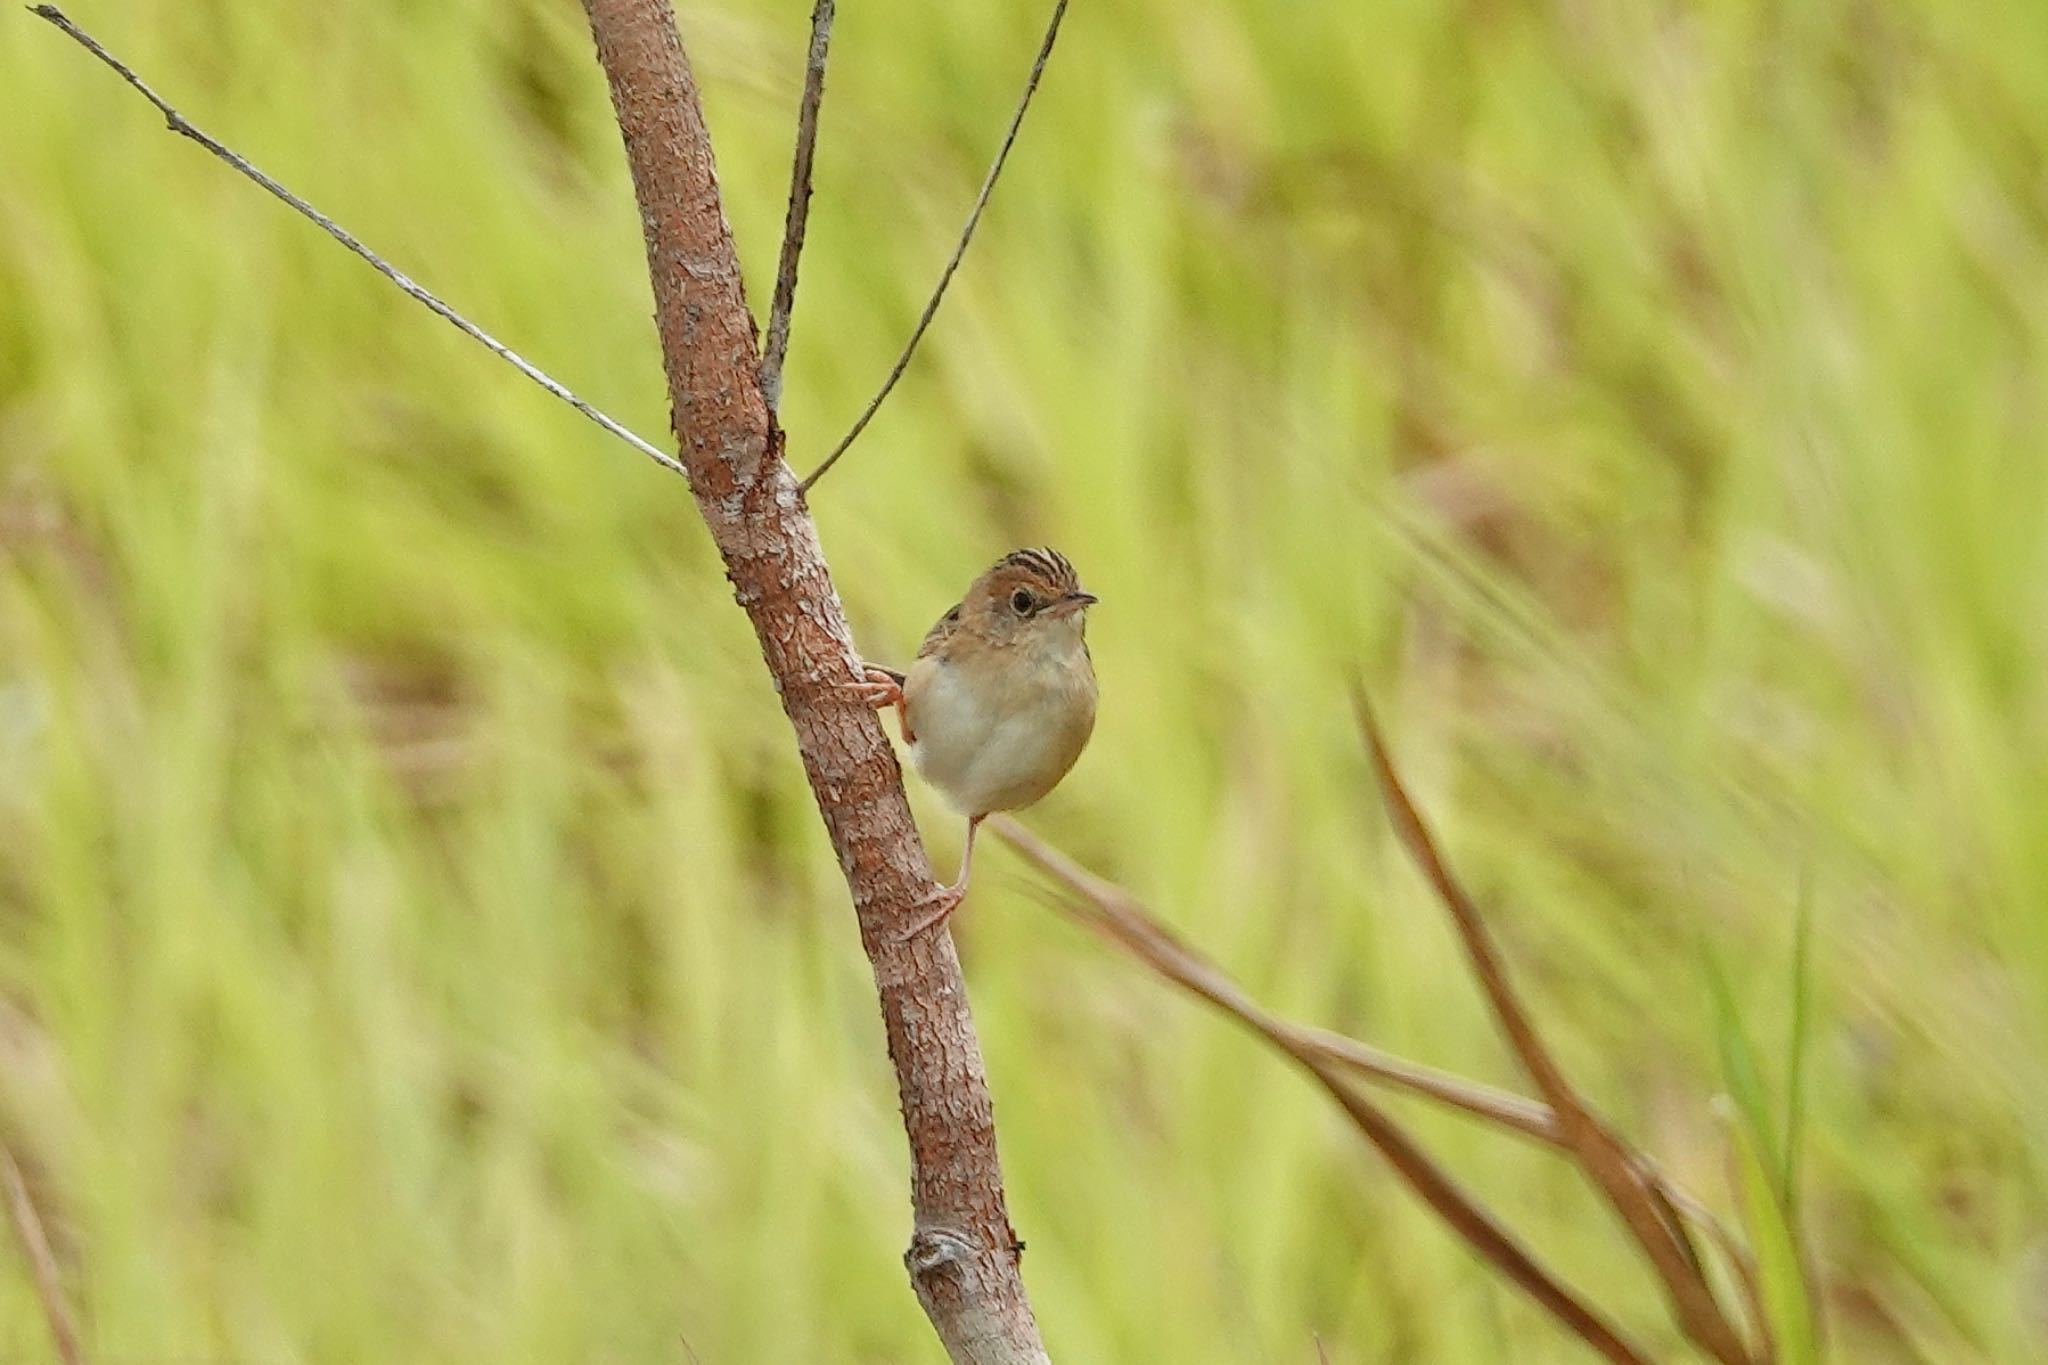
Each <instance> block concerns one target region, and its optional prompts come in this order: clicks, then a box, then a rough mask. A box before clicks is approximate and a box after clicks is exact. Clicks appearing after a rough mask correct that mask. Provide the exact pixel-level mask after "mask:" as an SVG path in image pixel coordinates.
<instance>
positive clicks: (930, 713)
mask: <svg viewBox="0 0 2048 1365" xmlns="http://www.w3.org/2000/svg"><path fill="white" fill-rule="evenodd" d="M992 662H993V663H995V664H997V665H999V666H995V667H987V668H975V667H972V666H965V667H963V666H962V665H960V664H958V663H952V662H946V661H944V660H942V659H940V658H939V657H937V656H932V657H928V658H924V659H920V660H918V662H917V663H916V665H915V666H913V667H912V669H911V670H910V676H909V677H908V678H907V679H906V680H905V682H904V689H903V690H904V696H905V701H906V706H907V709H908V711H909V718H910V729H911V732H912V733H914V734H915V735H916V736H917V738H916V740H915V741H914V742H913V743H912V744H911V746H910V757H911V761H912V762H913V763H915V764H916V765H917V770H918V773H919V774H920V775H921V776H922V777H923V778H924V780H925V781H927V782H929V783H931V784H932V785H933V786H934V787H936V788H938V789H939V791H940V792H941V793H943V794H944V795H945V797H946V799H947V800H948V801H949V802H951V803H952V804H953V805H954V806H955V807H956V808H958V809H959V810H960V811H961V812H962V813H964V814H967V815H985V814H987V813H988V812H990V811H998V810H1017V809H1019V808H1021V807H1024V806H1028V805H1030V804H1031V803H1032V802H1034V801H1037V800H1038V799H1039V798H1040V797H1042V796H1044V795H1045V794H1046V793H1047V792H1049V791H1051V790H1052V789H1053V788H1054V787H1055V786H1057V785H1058V784H1059V780H1060V779H1061V778H1062V777H1065V776H1066V775H1067V770H1068V769H1070V768H1072V767H1073V766H1074V761H1075V760H1076V759H1078V758H1079V757H1080V756H1081V750H1082V749H1083V748H1084V747H1086V745H1087V743H1088V736H1089V734H1090V733H1091V732H1092V731H1093V730H1094V728H1095V684H1094V675H1093V672H1092V670H1091V669H1090V668H1089V665H1088V659H1087V655H1086V654H1085V653H1082V654H1079V655H1078V657H1077V659H1076V661H1075V663H1074V664H1072V665H1068V664H1061V665H1056V666H1050V667H1018V666H1016V665H1017V663H1018V661H1017V660H1015V659H996V660H993V661H992Z"/></svg>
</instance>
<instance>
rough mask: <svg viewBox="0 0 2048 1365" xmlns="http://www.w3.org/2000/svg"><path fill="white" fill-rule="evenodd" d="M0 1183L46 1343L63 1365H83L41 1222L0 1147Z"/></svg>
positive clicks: (18, 1172) (10, 1156) (9, 1157)
mask: <svg viewBox="0 0 2048 1365" xmlns="http://www.w3.org/2000/svg"><path fill="white" fill-rule="evenodd" d="M0 1184H5V1185H6V1187H7V1215H8V1218H9V1220H10V1221H11V1222H12V1223H13V1224H14V1231H15V1234H16V1235H17V1236H18V1237H20V1239H21V1250H22V1254H23V1255H25V1256H27V1257H28V1263H29V1269H30V1270H32V1271H33V1272H34V1274H35V1281H36V1296H37V1297H38V1298H40V1299H41V1300H42V1304H43V1317H44V1318H45V1319H46V1320H47V1321H48V1322H49V1324H50V1340H51V1342H52V1343H53V1344H54V1345H55V1347H56V1350H57V1359H58V1360H59V1361H61V1362H62V1363H63V1365H85V1352H84V1351H83V1350H82V1349H80V1347H79V1345H78V1327H77V1325H76V1324H74V1323H73V1322H72V1321H71V1310H70V1309H69V1308H68V1307H66V1306H65V1303H64V1284H63V1281H62V1279H60V1278H59V1276H58V1274H57V1258H56V1256H55V1255H54V1254H53V1253H52V1252H51V1250H50V1239H49V1236H48V1235H47V1234H46V1233H45V1232H44V1231H43V1220H42V1218H41V1217H40V1216H39V1215H38V1214H37V1213H36V1205H35V1201H34V1200H33V1199H32V1198H30V1197H29V1191H28V1181H26V1180H24V1179H23V1178H22V1174H21V1167H20V1166H19V1165H17V1164H15V1160H14V1153H12V1152H10V1151H8V1150H7V1147H6V1146H5V1144H0Z"/></svg>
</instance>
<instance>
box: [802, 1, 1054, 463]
mask: <svg viewBox="0 0 2048 1365" xmlns="http://www.w3.org/2000/svg"><path fill="white" fill-rule="evenodd" d="M1066 15H1067V0H1057V3H1055V4H1054V5H1053V7H1052V19H1051V21H1050V22H1048V23H1047V24H1046V26H1045V38H1044V41H1042V42H1040V43H1039V45H1038V59H1037V60H1036V61H1034V62H1032V63H1031V74H1030V75H1029V76H1028V77H1026V78H1025V81H1024V93H1023V95H1022V96H1021V97H1020V98H1019V99H1018V100H1017V112H1016V113H1014V114H1012V115H1010V127H1009V131H1007V132H1005V133H1004V134H1003V145H1002V146H1001V147H1000V148H998V149H997V150H996V159H995V161H994V162H992V163H991V164H990V165H989V168H988V175H987V176H985V177H984V178H983V179H982V182H981V193H980V194H978V195H976V196H975V198H974V211H973V212H972V213H969V214H968V215H967V226H965V227H964V228H962V229H961V230H960V244H959V245H958V246H956V247H954V248H953V256H952V259H951V260H949V261H947V262H946V268H945V269H944V270H943V271H941V272H940V273H939V283H938V285H937V287H936V288H934V289H933V290H932V296H931V300H930V301H929V302H928V303H926V304H925V306H924V312H923V313H922V314H921V315H920V316H919V317H918V319H917V326H916V327H915V328H913V329H912V330H911V333H910V340H909V341H906V342H904V343H903V354H901V355H899V356H897V357H896V364H895V366H894V368H892V369H891V370H890V371H889V377H888V378H887V379H885V380H883V381H882V387H881V390H880V391H879V392H878V393H876V394H875V396H874V397H873V398H871V399H869V400H868V405H867V407H866V408H864V409H862V411H861V414H860V416H859V417H858V418H856V419H855V421H854V424H853V429H852V430H851V431H849V432H847V433H846V435H844V436H842V437H840V438H839V444H838V445H836V446H833V447H832V453H831V454H829V455H827V456H826V457H825V459H824V461H823V463H821V464H820V465H819V466H818V467H817V468H816V469H813V470H812V471H811V472H810V473H809V474H807V475H805V476H804V481H803V482H802V483H800V484H798V485H797V491H798V492H800V493H809V492H810V491H811V486H812V485H813V484H815V483H817V482H818V480H820V479H822V478H824V477H825V471H827V470H828V469H830V468H832V466H833V465H835V464H838V463H839V457H840V456H841V455H844V454H845V453H846V448H847V447H848V446H850V445H852V444H853V443H854V441H855V440H856V439H857V438H858V437H859V436H860V434H861V433H862V432H863V431H865V430H867V425H868V423H869V422H871V421H873V420H874V416H875V412H876V410H877V409H879V408H880V407H881V406H882V400H883V399H885V398H887V397H888V396H889V391H890V390H892V389H894V388H895V387H896V381H897V380H899V379H901V378H902V377H903V372H904V371H905V370H906V369H908V368H909V367H910V357H911V356H913V355H915V354H916V353H917V343H918V342H920V341H922V340H924V334H925V329H926V328H928V327H930V326H931V325H932V319H933V318H934V317H935V316H937V314H938V311H939V301H940V300H941V299H943V298H945V297H946V286H947V285H949V284H951V283H952V282H953V272H954V271H956V270H958V269H959V268H960V260H961V258H962V257H964V256H965V255H966V254H967V244H968V243H969V242H970V241H972V240H973V239H974V229H975V226H976V225H977V224H979V223H980V222H981V211H982V210H983V209H985V208H987V207H988V197H989V196H990V195H991V194H994V193H995V188H996V178H997V177H998V176H1000V175H1002V173H1003V163H1004V162H1005V161H1007V160H1009V157H1010V148H1011V146H1012V145H1013V144H1014V143H1015V142H1016V141H1017V130H1018V129H1020V128H1022V127H1023V126H1024V115H1025V113H1026V111H1028V110H1029V109H1030V108H1031V97H1032V96H1033V95H1034V94H1036V93H1038V79H1039V77H1041V76H1043V75H1044V74H1045V63H1046V61H1047V60H1048V59H1049V58H1050V57H1051V56H1052V45H1053V43H1054V41H1056V40H1057V39H1058V38H1059V36H1060V20H1062V19H1064V18H1066ZM792 269H794V267H793V266H792ZM792 283H793V282H792Z"/></svg>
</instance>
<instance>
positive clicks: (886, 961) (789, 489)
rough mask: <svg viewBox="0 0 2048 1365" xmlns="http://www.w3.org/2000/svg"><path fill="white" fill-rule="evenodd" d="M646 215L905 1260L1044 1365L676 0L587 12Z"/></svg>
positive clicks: (946, 1305) (937, 1290) (909, 847)
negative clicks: (799, 814) (907, 1202)
mask: <svg viewBox="0 0 2048 1365" xmlns="http://www.w3.org/2000/svg"><path fill="white" fill-rule="evenodd" d="M584 9H585V11H586V12H587V14H588V16H589V19H590V32H591V36H592V38H593V40H594V41H595V44H596V48H597V58H598V62H599V64H600V65H601V66H602V67H603V68H604V73H605V79H606V83H607V84H608V85H609V87H610V90H611V98H612V108H613V110H614V112H615V113H616V114H617V116H618V124H619V131H620V134H621V136H622V137H623V139H624V141H625V150H626V161H627V164H628V166H629V167H630V168H631V170H632V173H633V192H634V198H635V200H636V201H637V203H638V205H639V209H640V215H639V216H640V224H641V229H642V233H643V235H644V239H645V245H646V249H647V260H648V274H649V276H650V278H651V281H652V284H653V291H654V304H655V325H656V328H657V330H658V332H659V334H660V338H661V350H662V362H663V366H664V368H665V370H666V372H667V375H668V385H669V403H670V409H671V411H673V412H674V414H675V417H676V423H677V435H678V437H679V438H680V440H681V449H682V452H683V459H684V461H685V463H686V464H687V466H688V469H689V475H690V488H691V491H692V492H693V493H694V494H695V495H696V498H697V506H698V510H699V512H700V513H701V514H702V515H703V518H704V523H705V525H706V526H707V527H708V528H709V529H710V531H711V535H712V539H713V540H714V541H715V542H716V544H717V546H718V550H719V554H720V555H721V557H722V558H723V559H724V561H725V569H726V574H727V576H728V577H729V578H730V579H731V580H732V583H733V587H734V592H735V595H736V596H737V597H738V598H739V601H740V604H741V606H743V607H744V608H745V609H746V612H747V615H748V617H749V619H750V620H751V621H752V623H753V626H754V632H755V635H756V638H757V639H758V641H759V644H760V648H761V655H762V658H763V660H764V661H765V662H766V664H767V666H768V671H769V673H770V675H771V677H772V679H773V681H774V685H775V690H776V692H777V694H778V695H779V696H780V698H781V700H782V705H783V709H784V711H785V712H786V713H787V714H788V716H789V720H790V724H791V726H792V728H793V729H794V731H795V735H796V741H797V750H798V753H799V755H800V756H801V758H802V760H803V765H804V773H805V776H806V777H807V778H808V779H809V781H810V784H811V792H812V795H813V797H814V798H815V799H816V801H817V804H818V810H819V813H820V815H822V816H823V818H824V822H825V828H826V832H827V833H828V834H829V835H830V837H831V841H832V848H833V852H834V853H835V854H836V855H837V856H838V860H839V865H840V868H841V869H842V871H843V872H844V873H845V876H846V881H847V885H848V888H849V889H850V891H851V892H852V898H853V904H854V910H855V912H856V914H857V916H858V919H859V923H860V937H861V945H862V947H863V948H864V949H865V950H866V952H867V955H868V958H869V960H870V962H871V963H872V965H873V968H874V976H875V986H876V991H877V994H878V995H879V997H880V1002H881V1014H882V1021H883V1026H884V1028H885V1030H886V1034H887V1039H888V1046H889V1056H890V1060H891V1061H892V1062H893V1063H894V1064H895V1069H896V1084H897V1092H898V1095H899V1098H900V1099H901V1102H902V1106H903V1125H904V1130H905V1133H906V1136H907V1137H908V1139H909V1147H910V1180H911V1189H910V1194H911V1205H912V1210H913V1213H914V1216H915V1225H914V1229H913V1233H912V1237H911V1240H910V1250H909V1252H908V1254H907V1255H906V1256H905V1258H904V1260H905V1265H906V1267H907V1268H908V1270H909V1271H910V1279H911V1285H912V1287H913V1289H914V1291H915V1292H916V1294H917V1298H918V1302H919V1303H920V1304H921V1305H922V1306H923V1308H924V1310H925V1313H926V1316H928V1317H929V1318H930V1319H931V1322H932V1326H933V1328H934V1329H935V1330H936V1332H937V1333H938V1336H939V1338H940V1340H941V1341H942V1342H943V1343H944V1345H945V1348H946V1351H947V1353H948V1355H950V1356H951V1358H952V1359H953V1360H954V1361H955V1362H957V1363H958V1365H1045V1362H1046V1360H1047V1356H1046V1353H1045V1347H1044V1345H1043V1344H1042V1342H1041V1341H1040V1338H1039V1333H1038V1325H1037V1322H1036V1321H1035V1320H1034V1318H1033V1317H1032V1313H1031V1305H1030V1301H1029V1300H1028V1299H1027V1298H1026V1296H1025V1293H1024V1283H1023V1280H1022V1278H1021V1276H1020V1274H1019V1272H1018V1249H1019V1243H1018V1240H1017V1235H1016V1232H1015V1230H1014V1229H1012V1227H1011V1226H1010V1220H1009V1213H1008V1210H1007V1207H1006V1202H1005V1199H1004V1194H1003V1180H1002V1167H1001V1163H1000V1162H999V1161H998V1159H997V1152H996V1130H995V1116H994V1111H993V1107H992V1105H991V1103H990V1100H989V1092H988V1078H987V1071H986V1068H985V1067H984V1065H983V1062H982V1056H981V1045H980V1042H979V1040H978V1038H977V1036H976V1034H975V1030H974V1020H973V1016H972V1014H971V1012H970V1011H969V1008H968V999H967V988H966V983H965V981H964V980H963V979H962V977H961V972H960V960H959V958H958V957H957V956H956V954H955V952H954V949H953V940H952V937H951V936H950V935H948V934H920V935H916V936H911V935H908V934H905V933H904V930H905V929H906V928H907V927H908V926H909V925H910V924H911V923H912V922H913V921H914V919H915V917H916V916H917V914H918V913H919V911H918V907H919V906H920V904H922V903H924V900H925V897H926V896H928V895H929V894H930V893H931V891H932V890H933V878H932V873H931V864H930V861H929V860H928V859H927V857H926V856H925V852H924V848H923V845H922V844H921V843H920V841H919V839H918V835H917V826H916V824H915V823H914V822H913V821H912V819H911V816H910V806H909V802H908V801H907V800H906V799H905V797H904V794H903V779H902V774H901V772H900V771H899V770H898V768H897V766H896V759H895V755H894V752H893V750H892V749H891V748H890V746H889V741H888V738H887V737H886V736H885V735H884V734H883V733H882V726H881V722H880V720H879V719H877V717H876V715H875V713H874V711H873V710H872V709H871V708H869V707H867V706H866V705H864V704H863V703H862V702H861V701H860V700H859V699H858V697H857V696H856V695H855V694H854V693H853V692H852V690H851V689H850V688H848V687H846V686H845V685H844V684H846V683H849V682H852V681H854V680H856V679H857V678H858V677H859V668H860V655H859V653H858V651H856V649H855V648H854V643H853V633H852V631H851V629H850V628H849V627H848V625H847V622H846V613H845V610H844V608H843V607H842V606H841V605H840V601H839V596H838V593H837V592H836V591H835V590H834V589H833V586H832V578H831V574H830V572H829V571H828V570H827V568H826V564H825V558H824V553H823V551H822V550H821V549H820V548H819V545H818V531H817V526H816V524H815V523H814V522H813V521H812V520H811V518H810V516H809V514H808V513H807V512H806V511H805V510H804V506H803V499H802V498H801V497H800V496H799V494H798V492H797V487H796V481H795V476H794V475H793V474H792V473H791V472H790V469H789V466H788V465H786V464H784V463H783V462H782V460H781V459H779V458H777V451H776V448H775V446H776V443H775V439H774V436H775V432H774V418H773V416H772V414H771V413H770V412H769V410H768V405H767V402H766V399H765V397H764V396H763V394H762V392H761V386H760V362H759V353H758V351H757V350H756V343H755V337H754V330H753V322H752V319H751V318H750V317H749V315H748V313H747V302H746V294H745V291H744V289H743V288H742V287H741V282H740V270H739V260H738V257H737V255H736V254H735V253H734V250H733V244H732V233H731V230H730V228H729V227H728V226H727V223H726V216H725V212H724V209H723V206H722V204H721V203H720V200H719V194H718V174H717V167H716V165H715V163H714V158H713V155H712V147H711V137H710V134H709V132H708V131H707V130H706V128H705V126H704V111H703V108H702V105H701V103H700V101H699V98H698V93H697V84H696V79H695V77H694V76H693V75H692V73H691V71H690V65H689V62H688V60H687V59H686V57H685V56H684V53H683V49H682V44H681V41H680V40H679V39H678V38H677V36H676V27H675V16H674V14H673V13H672V12H671V11H670V8H669V5H668V2H667V0H584Z"/></svg>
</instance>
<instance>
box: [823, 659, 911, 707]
mask: <svg viewBox="0 0 2048 1365" xmlns="http://www.w3.org/2000/svg"><path fill="white" fill-rule="evenodd" d="M839 685H840V686H841V687H844V688H845V689H846V690H847V691H849V692H851V693H853V694H854V695H855V696H856V697H859V698H860V699H861V700H862V701H864V702H866V703H867V704H868V705H869V706H872V707H874V708H875V709H876V710H877V711H885V710H887V709H888V708H889V707H891V706H901V705H902V704H903V681H902V679H900V678H898V677H897V676H896V675H895V674H894V673H891V672H890V671H889V670H888V669H886V668H882V667H879V666H877V665H875V664H866V665H863V666H862V668H861V676H860V677H859V679H857V680H856V681H853V682H846V683H841V684H839Z"/></svg>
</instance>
